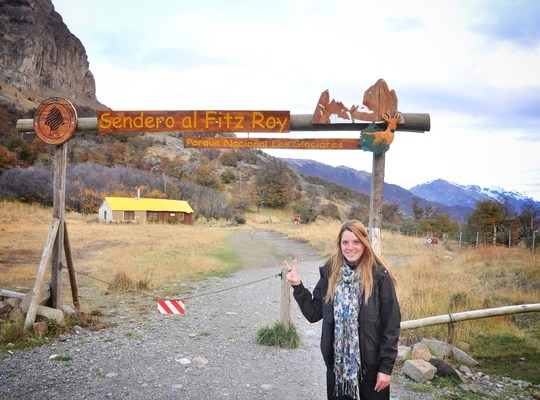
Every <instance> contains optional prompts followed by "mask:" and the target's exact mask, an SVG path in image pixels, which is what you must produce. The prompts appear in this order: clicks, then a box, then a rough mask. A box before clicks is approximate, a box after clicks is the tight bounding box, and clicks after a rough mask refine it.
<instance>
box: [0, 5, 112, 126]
mask: <svg viewBox="0 0 540 400" xmlns="http://www.w3.org/2000/svg"><path fill="white" fill-rule="evenodd" d="M0 87H1V89H0V110H3V112H2V114H7V115H8V117H9V119H10V120H13V119H16V118H21V117H24V118H29V117H32V116H33V114H32V112H33V110H34V109H35V108H36V107H37V106H38V105H39V104H40V103H41V102H42V101H43V100H45V99H46V98H48V97H52V96H60V97H65V98H66V99H68V100H70V101H71V102H72V103H73V104H74V105H75V107H76V108H77V111H78V113H79V116H91V115H95V110H98V109H103V108H106V107H105V106H104V105H103V104H101V103H99V101H98V100H97V98H96V85H95V81H94V76H93V75H92V72H90V69H89V63H88V57H87V55H86V51H85V49H84V46H83V45H82V43H81V41H80V40H79V39H77V38H76V37H75V36H74V35H73V34H72V33H71V32H70V31H69V29H68V27H67V26H66V24H65V23H64V22H63V20H62V17H61V16H60V14H58V13H57V12H56V11H55V10H54V6H53V4H52V2H51V0H0ZM10 125H11V124H10Z"/></svg>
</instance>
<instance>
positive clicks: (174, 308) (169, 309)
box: [157, 300, 186, 315]
mask: <svg viewBox="0 0 540 400" xmlns="http://www.w3.org/2000/svg"><path fill="white" fill-rule="evenodd" d="M157 309H158V313H159V314H182V315H184V314H185V313H186V306H185V303H184V300H158V302H157Z"/></svg>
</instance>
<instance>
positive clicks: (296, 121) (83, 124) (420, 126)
mask: <svg viewBox="0 0 540 400" xmlns="http://www.w3.org/2000/svg"><path fill="white" fill-rule="evenodd" d="M401 116H402V117H403V122H400V123H399V124H398V125H397V128H396V130H398V131H407V132H427V131H429V130H430V129H431V121H430V116H429V114H426V113H401ZM312 119H313V115H312V114H291V132H294V131H298V132H311V131H313V132H323V131H324V132H326V131H328V132H336V131H338V132H339V131H342V132H346V131H350V132H360V131H361V130H362V129H366V128H367V127H368V126H369V123H367V122H362V123H352V122H349V123H341V122H340V123H335V124H313V123H312V122H311V120H312ZM376 125H377V126H378V127H379V128H381V129H385V128H386V122H378V123H377V124H376ZM17 130H18V131H19V132H34V120H33V119H20V120H18V121H17ZM97 130H98V124H97V117H90V118H78V119H77V131H97ZM284 135H285V134H284Z"/></svg>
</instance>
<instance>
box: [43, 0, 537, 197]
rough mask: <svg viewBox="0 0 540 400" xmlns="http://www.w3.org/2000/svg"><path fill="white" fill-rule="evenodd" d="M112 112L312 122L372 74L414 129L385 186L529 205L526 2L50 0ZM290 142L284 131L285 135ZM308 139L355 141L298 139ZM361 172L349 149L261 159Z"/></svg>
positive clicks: (531, 164) (352, 100)
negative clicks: (523, 199) (420, 128)
mask: <svg viewBox="0 0 540 400" xmlns="http://www.w3.org/2000/svg"><path fill="white" fill-rule="evenodd" d="M53 4H54V6H55V9H56V10H57V11H58V12H59V13H60V14H61V15H62V17H63V19H64V22H65V23H66V25H67V26H68V28H69V29H70V31H71V32H72V33H73V34H75V35H76V36H77V37H78V38H79V39H80V40H81V41H82V43H83V45H84V47H85V49H86V52H87V54H88V61H89V63H90V70H91V71H92V73H93V74H94V77H95V80H96V86H97V96H98V99H99V100H100V101H101V102H102V103H104V104H106V105H107V106H109V107H111V108H112V109H114V110H196V109H197V110H290V112H291V114H311V113H313V111H314V109H315V106H316V104H317V100H318V99H319V96H320V94H321V92H322V91H324V90H325V89H328V90H329V91H330V95H331V97H333V98H335V99H336V100H340V101H342V102H343V103H344V104H345V105H346V106H352V105H353V104H356V105H358V104H361V103H362V99H363V94H364V92H365V91H366V89H367V88H368V87H370V86H371V85H372V84H374V83H375V82H376V81H377V80H378V79H379V78H383V79H384V80H385V81H386V82H387V84H388V86H389V87H390V88H391V89H394V90H395V91H396V94H397V97H398V100H399V110H400V111H401V112H403V113H429V114H430V117H431V130H430V131H429V132H426V133H415V132H397V133H396V137H395V139H394V142H393V143H392V145H391V147H390V150H389V151H388V152H387V153H386V169H385V181H386V182H388V183H393V184H397V185H400V186H402V187H404V188H406V189H409V188H411V187H413V186H415V185H417V184H421V183H425V182H428V181H430V180H434V179H439V178H441V179H445V180H447V181H450V182H455V183H458V184H461V185H469V184H475V185H480V186H481V187H490V186H498V187H501V188H504V189H506V190H515V191H518V192H521V193H523V194H525V195H527V196H529V197H532V198H534V199H535V200H537V201H540V2H539V1H536V0H523V1H520V0H513V1H509V0H475V1H470V0H454V1H452V0H448V1H444V0H442V1H438V2H436V3H435V2H433V1H431V0H426V1H422V0H408V1H402V0H396V1H391V0H387V1H384V0H381V1H377V2H375V1H367V0H334V1H328V0H325V1H319V0H272V1H257V0H239V1H235V0H228V1H225V0H221V1H218V0H208V1H205V0H197V1H195V0H191V1H187V0H153V1H148V0H114V1H111V0H53ZM285 135H286V137H293V134H285ZM304 136H307V137H319V138H322V137H325V138H330V137H331V138H337V137H358V133H355V132H351V133H336V132H324V133H321V132H319V133H308V134H304ZM268 153H270V154H272V155H276V156H279V157H288V158H307V159H312V160H317V161H320V162H324V163H326V164H329V165H332V166H339V165H345V166H347V167H350V168H354V169H357V170H362V171H368V172H371V168H372V153H369V152H364V151H361V150H325V151H323V150H320V151H315V150H268Z"/></svg>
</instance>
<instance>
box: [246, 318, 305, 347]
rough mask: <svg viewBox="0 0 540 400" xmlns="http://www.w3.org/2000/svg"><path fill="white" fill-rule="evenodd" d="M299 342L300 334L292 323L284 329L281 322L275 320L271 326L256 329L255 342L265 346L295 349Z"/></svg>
mask: <svg viewBox="0 0 540 400" xmlns="http://www.w3.org/2000/svg"><path fill="white" fill-rule="evenodd" d="M300 342H301V339H300V335H299V333H298V330H297V329H296V326H294V325H293V324H291V325H289V328H288V329H286V328H285V326H283V324H282V323H281V322H276V323H275V324H274V325H273V326H265V327H262V328H260V329H259V330H258V331H257V343H259V344H262V345H265V346H276V347H283V348H286V349H295V348H297V347H298V346H300Z"/></svg>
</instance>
